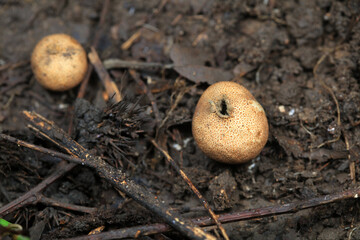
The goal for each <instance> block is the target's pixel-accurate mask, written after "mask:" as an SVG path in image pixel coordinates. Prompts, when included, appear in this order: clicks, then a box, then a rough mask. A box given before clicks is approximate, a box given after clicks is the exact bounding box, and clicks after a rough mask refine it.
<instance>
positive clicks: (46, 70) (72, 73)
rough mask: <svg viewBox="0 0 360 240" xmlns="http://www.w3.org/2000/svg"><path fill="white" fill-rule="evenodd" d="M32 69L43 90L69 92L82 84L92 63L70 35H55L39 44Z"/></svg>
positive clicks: (35, 50)
mask: <svg viewBox="0 0 360 240" xmlns="http://www.w3.org/2000/svg"><path fill="white" fill-rule="evenodd" d="M31 67H32V70H33V72H34V74H35V78H36V79H37V81H38V82H39V83H40V84H41V85H42V86H43V87H45V88H47V89H50V90H53V91H66V90H69V89H71V88H73V87H75V86H76V85H78V84H79V83H80V82H81V81H82V79H83V78H84V77H85V74H86V71H87V67H88V63H87V58H86V52H85V50H84V48H83V47H82V46H81V45H80V43H79V42H78V41H76V40H75V39H74V38H72V37H71V36H69V35H66V34H53V35H49V36H46V37H44V38H43V39H41V40H40V41H39V42H38V43H37V45H36V46H35V48H34V51H33V53H32V55H31Z"/></svg>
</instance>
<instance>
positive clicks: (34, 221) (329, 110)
mask: <svg viewBox="0 0 360 240" xmlns="http://www.w3.org/2000/svg"><path fill="white" fill-rule="evenodd" d="M102 3H103V1H96V0H93V1H66V0H64V1H56V2H53V1H43V0H39V1H16V0H8V1H1V2H0V25H1V26H2V27H1V35H0V103H1V104H0V123H1V125H0V131H2V132H3V133H5V134H8V135H11V136H14V137H16V138H19V139H22V140H25V141H28V142H31V143H34V144H37V145H41V146H43V147H47V148H51V149H54V150H57V151H60V150H59V149H58V148H56V146H54V145H52V144H51V143H49V142H48V141H46V140H45V139H42V138H40V137H39V136H37V135H36V134H35V133H34V132H32V131H31V130H29V129H28V128H27V127H26V122H25V120H24V117H23V116H22V114H21V112H22V111H23V110H32V111H35V112H37V113H39V114H41V115H42V116H44V117H46V118H48V119H50V120H52V121H54V122H55V123H56V124H57V125H58V126H60V127H61V128H62V129H64V130H66V131H67V129H69V126H71V124H72V122H71V119H72V118H71V116H74V118H73V119H74V122H73V123H74V128H73V133H72V137H73V138H74V139H75V140H76V141H78V142H79V143H80V144H82V145H83V146H85V147H86V148H87V149H89V150H90V151H91V152H92V153H93V154H95V155H98V156H102V157H103V159H105V160H106V161H107V162H108V163H109V164H111V165H113V166H116V167H119V168H123V169H124V170H125V171H126V172H127V173H128V174H129V175H130V176H132V177H133V179H135V180H136V182H137V183H139V184H141V185H143V186H145V187H146V188H147V189H148V191H149V192H152V193H153V194H156V195H158V197H159V198H160V199H162V200H164V201H166V203H167V204H168V205H169V206H170V207H171V208H174V209H178V210H179V211H181V212H182V214H183V216H185V217H194V216H196V217H197V216H206V215H207V213H206V211H204V209H203V208H202V207H201V206H202V205H201V203H200V201H198V200H197V199H196V196H194V194H193V193H191V191H190V190H189V188H188V187H187V185H186V183H185V182H184V181H183V180H182V179H181V178H180V177H179V176H178V175H177V174H176V173H175V171H174V170H173V169H172V168H171V166H170V165H169V164H167V162H166V161H165V160H164V158H163V156H162V155H161V153H160V152H158V151H157V150H156V149H155V148H154V146H153V145H152V144H151V143H150V141H149V139H150V138H154V137H156V139H157V140H158V142H159V143H160V144H161V146H162V147H165V148H167V151H168V152H169V153H170V155H171V156H172V157H173V158H174V160H175V161H177V162H178V164H179V165H180V166H181V167H182V169H183V170H184V171H185V172H186V173H187V174H188V176H189V178H190V179H191V180H192V181H193V183H194V185H195V186H196V187H198V189H199V190H200V192H201V193H203V195H204V196H205V198H206V199H207V200H208V201H209V202H210V204H211V206H212V208H213V209H214V210H216V211H217V212H218V213H223V212H227V213H231V212H235V211H240V210H246V209H251V208H257V207H265V206H272V205H279V204H286V203H291V202H296V201H299V200H305V199H311V198H313V197H317V196H323V195H326V194H332V193H336V192H341V191H344V190H347V189H354V188H356V187H358V186H359V184H358V182H359V180H360V177H359V176H360V172H359V168H358V164H359V152H360V151H359V150H360V127H359V125H360V81H359V78H360V66H359V65H360V21H359V20H360V18H359V16H360V3H359V1H357V0H349V1H336V0H335V1H330V0H317V1H314V0H302V1H296V0H282V1H280V0H269V1H253V0H246V1H229V0H226V1H224V0H210V1H204V0H201V1H200V0H199V1H191V0H184V1H160V0H149V1H141V0H139V1H111V2H110V7H109V10H108V12H107V14H106V18H105V22H104V23H102V24H100V23H99V19H100V16H101V9H102ZM99 28H101V29H100V30H99ZM139 29H142V30H141V34H140V36H139V37H138V38H137V39H136V40H135V41H134V42H132V44H131V45H130V47H129V48H128V49H125V50H122V48H121V47H122V44H123V43H124V42H125V41H127V40H128V39H130V37H131V36H132V35H133V34H135V33H136V32H137V31H138V30H139ZM59 32H63V33H67V34H70V35H72V36H73V37H74V38H76V39H77V40H78V41H79V42H80V43H81V44H82V45H83V46H84V47H85V48H86V50H87V52H89V47H90V46H91V44H92V42H93V41H94V37H95V35H96V33H99V32H100V40H99V43H98V44H97V46H96V50H97V51H98V53H99V55H100V58H101V59H102V60H103V61H104V60H107V59H110V58H118V59H122V60H129V61H130V60H136V61H140V62H152V63H161V64H164V66H165V65H167V64H171V63H174V64H175V68H160V69H159V68H156V67H153V68H146V69H144V68H140V69H139V68H137V69H135V71H136V73H137V74H139V76H140V80H141V81H143V83H144V84H145V86H146V87H147V88H148V89H149V91H150V92H151V93H152V95H153V97H154V102H153V103H151V101H150V100H149V97H148V95H147V94H145V93H144V90H143V88H142V87H141V86H140V85H139V84H138V82H136V81H134V78H133V75H131V74H129V69H128V68H119V69H111V70H109V73H110V75H111V77H112V78H113V79H114V80H115V82H116V84H117V86H119V88H120V89H121V91H122V93H123V94H124V95H125V99H124V101H123V103H122V104H121V105H120V106H119V105H118V106H115V107H114V106H110V105H109V104H106V102H105V100H104V97H103V91H104V90H103V87H102V85H101V81H99V78H98V76H97V75H96V73H95V72H94V73H93V74H92V76H91V78H90V83H89V85H88V87H87V89H86V94H85V97H84V98H85V99H84V100H76V96H77V91H78V88H75V89H72V90H70V91H67V92H60V93H59V92H51V91H48V90H45V89H44V88H42V87H41V86H40V85H39V84H38V83H37V82H36V80H35V79H34V76H33V74H32V71H31V68H30V63H29V59H30V55H31V51H32V49H33V48H34V46H35V44H36V43H37V42H38V41H39V40H40V39H41V38H42V37H44V36H46V35H49V34H52V33H59ZM314 69H315V71H316V73H315V74H314ZM194 73H196V74H194ZM220 80H233V81H236V82H239V83H241V84H242V85H244V86H245V87H246V88H247V89H249V91H250V92H251V93H252V94H253V95H254V96H255V98H256V99H257V100H258V101H259V103H260V104H261V105H262V106H263V107H264V109H265V112H266V114H267V117H268V121H269V127H270V136H269V140H268V142H267V144H266V146H265V148H264V149H263V150H262V152H261V154H260V156H258V157H257V158H255V159H253V160H252V161H250V162H249V163H246V164H242V165H235V166H233V165H231V166H229V165H225V164H220V163H217V162H215V161H213V160H211V159H209V158H208V157H206V156H205V155H204V154H203V153H202V152H201V151H200V150H199V148H198V147H197V146H196V144H195V142H194V140H193V138H192V134H191V118H192V114H193V112H194V109H195V105H196V103H197V101H198V99H199V97H200V95H201V93H202V92H203V91H204V90H205V89H206V88H207V87H208V86H209V84H212V83H214V82H216V81H220ZM135 103H137V104H135ZM152 104H153V105H152ZM154 104H155V106H156V108H155V109H154ZM164 119H166V121H163V120H164ZM161 123H162V124H161ZM99 124H100V125H101V127H99V126H100V125H99ZM149 137H150V138H149ZM59 161H60V159H57V158H54V157H51V156H48V155H44V154H41V153H38V152H35V151H33V150H29V149H25V148H21V147H18V146H16V145H14V144H11V143H9V142H6V141H1V145H0V207H2V206H4V205H5V204H7V203H9V202H11V201H12V200H14V199H16V198H17V197H19V196H21V195H23V194H24V193H26V192H27V191H29V190H30V189H31V188H33V187H35V186H36V185H37V184H39V183H40V182H41V181H42V180H43V179H45V178H46V177H47V176H48V175H49V174H51V173H52V172H53V171H55V170H56V166H57V163H58V162H59ZM354 163H355V164H354ZM353 170H354V174H352V175H351V174H350V171H353ZM353 176H355V177H353ZM223 190H225V195H224V193H223ZM43 195H44V196H46V197H48V198H51V199H54V200H56V201H59V202H65V203H71V204H75V205H79V206H87V207H93V208H96V209H97V210H98V211H97V213H96V215H92V214H86V213H81V212H78V211H71V210H68V209H64V208H59V207H54V206H51V205H48V204H32V205H27V206H25V207H23V208H20V209H18V210H16V211H14V212H11V213H8V214H6V215H5V214H4V215H1V214H0V216H1V217H3V218H5V219H6V220H8V221H10V222H16V223H18V224H20V225H22V226H23V227H24V228H25V229H26V230H29V231H30V233H31V234H32V239H39V238H40V236H41V238H42V239H54V238H65V237H76V236H82V235H86V234H88V233H89V232H90V231H91V230H93V229H95V228H97V227H100V226H104V227H105V230H104V231H108V230H112V229H120V228H123V227H128V226H137V225H144V224H149V223H154V222H162V220H161V219H160V218H158V217H154V215H153V213H151V212H149V211H147V210H144V208H143V207H141V206H140V205H139V204H137V203H135V202H134V201H130V200H129V199H128V198H127V197H126V196H125V195H124V194H121V193H119V192H118V191H116V190H115V189H114V188H113V187H111V185H110V184H109V183H107V182H106V181H104V180H103V179H102V178H101V177H100V176H98V175H97V173H96V171H95V170H93V169H89V168H86V167H84V166H77V167H75V168H74V169H73V170H72V171H70V172H68V173H67V174H66V175H65V176H64V177H62V178H60V179H58V180H57V181H55V182H54V183H53V184H51V185H50V186H48V187H47V188H46V189H45V190H44V191H43ZM359 210H360V209H359V204H358V202H357V201H356V200H343V201H340V202H336V203H331V204H328V205H323V206H321V207H315V208H310V209H307V210H303V211H299V212H297V213H289V214H285V215H280V216H276V217H275V216H274V217H265V218H257V219H254V220H248V221H236V222H233V223H229V224H225V225H224V226H225V229H226V231H227V233H228V235H229V237H230V239H347V238H349V239H360V232H359V231H358V229H357V228H356V227H358V226H359V223H360V219H359ZM211 232H212V233H214V232H213V231H211ZM149 238H150V239H168V238H169V239H182V238H183V237H182V236H181V235H179V234H177V233H176V232H171V233H166V234H163V235H159V234H158V235H151V236H150V237H149ZM144 239H147V238H144Z"/></svg>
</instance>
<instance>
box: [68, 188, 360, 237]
mask: <svg viewBox="0 0 360 240" xmlns="http://www.w3.org/2000/svg"><path fill="white" fill-rule="evenodd" d="M359 196H360V189H353V190H348V191H344V192H340V193H334V194H329V195H325V196H322V197H317V198H311V199H308V200H304V201H299V202H294V203H287V204H282V205H276V206H270V207H261V208H255V209H249V210H245V211H242V212H233V213H225V214H220V215H219V218H218V220H219V221H220V222H221V223H230V222H236V221H244V220H250V219H255V218H259V217H268V216H275V215H281V214H289V213H295V212H298V211H301V210H304V209H307V208H314V207H318V206H321V205H325V204H329V203H334V202H336V201H341V200H347V199H357V198H358V197H359ZM190 221H191V222H192V223H193V224H196V225H198V226H201V227H205V226H209V225H214V224H215V223H214V221H213V220H212V219H211V218H209V217H200V218H199V217H197V218H192V219H190ZM169 231H171V227H170V226H169V225H167V224H164V223H155V224H149V225H142V226H135V227H129V228H122V229H119V230H113V231H108V232H103V233H100V234H96V235H92V236H81V237H76V238H69V239H67V240H85V239H87V240H94V239H122V238H131V237H134V236H135V235H136V234H138V233H140V234H138V235H140V236H146V235H152V234H158V233H164V232H169Z"/></svg>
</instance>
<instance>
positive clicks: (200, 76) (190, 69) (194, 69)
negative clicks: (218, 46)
mask: <svg viewBox="0 0 360 240" xmlns="http://www.w3.org/2000/svg"><path fill="white" fill-rule="evenodd" d="M175 70H176V71H177V72H178V73H179V74H180V75H182V76H184V77H186V78H187V79H189V80H191V81H193V82H196V83H198V82H206V83H208V84H210V85H211V84H213V83H216V82H219V81H230V80H231V79H232V78H233V75H232V73H231V72H229V71H224V70H222V69H219V68H212V67H206V66H199V65H192V66H184V67H175Z"/></svg>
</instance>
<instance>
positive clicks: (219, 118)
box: [192, 82, 269, 164]
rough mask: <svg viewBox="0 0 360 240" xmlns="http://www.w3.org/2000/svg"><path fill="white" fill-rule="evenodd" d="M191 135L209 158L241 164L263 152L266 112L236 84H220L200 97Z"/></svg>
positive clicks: (265, 133) (266, 123)
mask: <svg viewBox="0 0 360 240" xmlns="http://www.w3.org/2000/svg"><path fill="white" fill-rule="evenodd" d="M192 132H193V136H194V139H195V141H196V143H197V145H198V146H199V148H200V149H201V150H202V151H203V152H204V153H205V154H206V155H207V156H208V157H210V158H212V159H214V160H217V161H219V162H223V163H229V164H238V163H244V162H247V161H249V160H251V159H253V158H255V157H256V156H257V155H258V154H259V153H260V152H261V150H262V149H263V147H264V146H265V144H266V142H267V139H268V134H269V126H268V122H267V118H266V115H265V112H264V109H263V108H262V107H261V105H260V104H259V103H258V102H257V101H256V100H255V98H254V96H253V95H252V94H251V93H250V92H249V91H248V90H247V89H246V88H244V87H243V86H241V85H240V84H238V83H235V82H218V83H215V84H213V85H211V86H210V87H209V88H208V89H206V90H205V92H204V93H203V95H202V96H201V97H200V99H199V102H198V104H197V105H196V109H195V113H194V116H193V121H192Z"/></svg>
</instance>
